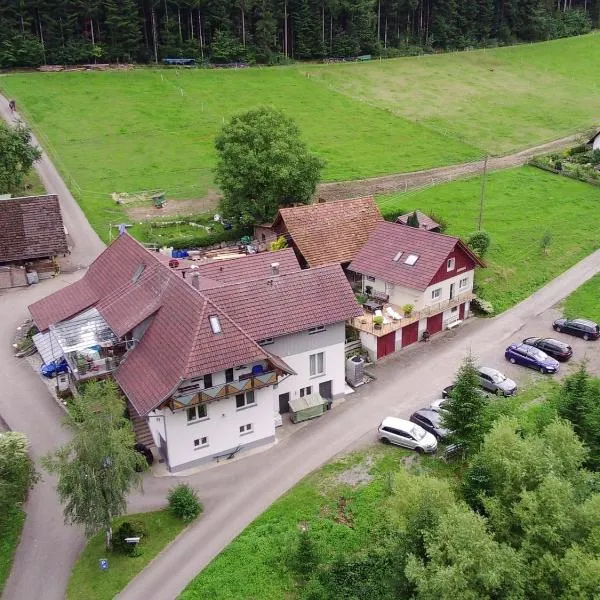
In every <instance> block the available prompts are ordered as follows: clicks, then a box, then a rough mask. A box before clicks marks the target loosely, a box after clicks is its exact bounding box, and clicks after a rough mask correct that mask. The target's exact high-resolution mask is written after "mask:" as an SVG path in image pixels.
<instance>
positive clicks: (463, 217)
mask: <svg viewBox="0 0 600 600" xmlns="http://www.w3.org/2000/svg"><path fill="white" fill-rule="evenodd" d="M480 192H481V179H480V178H479V177H475V178H473V179H462V180H458V181H454V182H451V183H447V184H442V185H438V186H435V187H432V188H428V189H424V190H417V191H414V192H408V193H406V194H393V195H388V196H380V197H379V198H378V199H377V203H378V205H379V207H380V209H381V211H382V213H383V214H384V216H386V217H388V218H390V217H392V216H393V215H396V214H401V213H402V212H408V211H412V210H415V209H420V210H422V211H424V212H426V213H427V212H432V211H433V212H434V213H436V214H437V215H439V216H440V217H442V218H443V219H445V220H446V222H447V224H448V229H447V230H446V232H447V233H449V234H451V235H457V236H460V237H462V238H463V239H466V238H467V237H468V236H469V234H470V233H472V232H473V231H475V230H476V229H477V221H478V215H479V201H480ZM599 217H600V188H598V187H594V186H591V185H589V184H586V183H581V182H579V181H574V180H571V179H568V178H566V177H560V176H558V175H553V174H551V173H547V172H545V171H541V170H539V169H536V168H534V167H521V168H517V169H509V170H506V171H496V172H493V173H490V174H489V175H488V178H487V183H486V193H485V203H484V216H483V228H484V229H486V230H487V231H488V232H489V233H490V235H491V238H492V243H491V246H490V250H489V251H488V254H487V255H486V257H485V261H486V263H487V268H486V269H481V270H479V271H478V273H477V277H476V282H477V285H478V292H477V293H479V294H480V295H481V296H482V297H483V298H485V299H486V300H489V301H490V302H491V303H492V305H493V306H494V309H495V310H496V312H502V311H504V310H506V309H507V308H509V307H511V306H513V305H514V304H516V303H517V302H519V301H521V300H523V299H524V298H526V297H527V296H529V295H530V294H531V293H532V292H534V291H535V290H537V289H539V288H540V287H542V286H543V285H544V284H545V283H547V282H548V281H550V280H551V279H553V278H554V277H556V276H557V275H559V274H560V273H562V272H563V271H565V270H566V269H568V268H569V267H571V266H573V265H574V264H575V263H576V262H577V261H579V260H581V259H582V258H584V257H585V256H587V255H588V254H590V253H591V252H592V251H594V250H596V249H597V248H598V247H599V246H600V241H599V238H598V232H597V227H596V221H597V220H598V218H599ZM546 231H548V232H550V234H551V236H552V242H551V246H550V248H549V250H548V253H547V254H544V252H543V251H542V249H541V246H540V242H541V239H542V236H543V235H544V232H546Z"/></svg>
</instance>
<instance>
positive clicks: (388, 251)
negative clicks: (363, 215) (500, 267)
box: [348, 221, 483, 291]
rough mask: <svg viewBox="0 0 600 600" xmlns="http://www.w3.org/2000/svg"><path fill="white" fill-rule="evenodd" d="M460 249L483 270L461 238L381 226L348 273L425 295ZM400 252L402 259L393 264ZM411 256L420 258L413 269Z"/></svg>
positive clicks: (399, 227)
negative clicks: (443, 267) (450, 258)
mask: <svg viewBox="0 0 600 600" xmlns="http://www.w3.org/2000/svg"><path fill="white" fill-rule="evenodd" d="M457 245H458V246H460V248H461V249H462V250H463V251H464V252H466V253H467V254H468V255H469V256H470V257H471V258H472V260H473V263H474V265H480V266H483V263H482V262H481V261H480V260H479V259H478V258H477V257H476V256H475V255H474V254H473V253H472V252H471V251H470V250H469V249H468V248H467V246H466V245H465V244H463V242H461V240H459V239H458V238H455V237H452V236H449V235H443V234H441V233H434V232H432V231H424V230H422V229H416V228H414V227H407V226H405V225H399V224H397V223H389V222H387V221H386V222H383V223H380V224H379V225H378V227H377V229H376V230H375V232H374V233H373V234H372V235H371V237H370V238H369V240H368V241H367V243H366V244H365V245H364V246H363V248H362V249H361V251H360V252H359V253H358V254H357V256H356V258H355V259H354V260H353V261H352V263H351V264H350V266H349V267H348V269H349V270H350V271H354V272H355V273H361V274H363V275H369V276H371V277H377V278H378V279H382V280H384V281H387V282H389V283H393V284H396V285H402V286H406V287H408V288H412V289H417V290H421V291H423V290H425V289H426V288H427V286H428V285H429V284H430V283H431V280H432V279H433V277H434V275H435V274H436V273H437V272H438V270H439V268H440V266H441V265H442V264H443V263H444V261H445V260H446V258H447V256H448V255H449V254H450V252H452V250H453V249H454V248H455V247H456V246H457ZM399 252H402V256H400V258H399V260H398V261H394V257H396V255H397V254H398V253H399ZM410 254H413V255H415V256H418V259H417V261H416V263H415V264H414V265H412V266H410V265H408V264H406V263H405V260H406V258H407V257H408V256H409V255H410Z"/></svg>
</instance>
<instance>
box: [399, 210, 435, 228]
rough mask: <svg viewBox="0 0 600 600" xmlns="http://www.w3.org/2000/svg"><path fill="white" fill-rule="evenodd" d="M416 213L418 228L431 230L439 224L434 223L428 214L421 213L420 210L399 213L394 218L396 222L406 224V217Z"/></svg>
mask: <svg viewBox="0 0 600 600" xmlns="http://www.w3.org/2000/svg"><path fill="white" fill-rule="evenodd" d="M415 212H416V213H417V219H418V220H419V227H420V229H424V230H425V231H433V230H434V229H438V228H439V226H440V224H439V223H436V222H435V221H434V220H433V219H432V218H431V217H430V216H428V215H426V214H425V213H422V212H421V211H420V210H416V211H414V210H413V211H412V212H409V213H406V214H405V215H400V216H399V217H398V218H397V219H396V223H400V224H402V225H406V222H407V221H408V218H409V217H411V216H412V215H413V214H414V213H415Z"/></svg>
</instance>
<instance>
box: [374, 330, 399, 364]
mask: <svg viewBox="0 0 600 600" xmlns="http://www.w3.org/2000/svg"><path fill="white" fill-rule="evenodd" d="M395 350H396V332H395V331H392V332H391V333H386V334H385V335H382V336H381V337H378V338H377V360H379V359H380V358H383V357H384V356H387V355H388V354H391V353H392V352H394V351H395Z"/></svg>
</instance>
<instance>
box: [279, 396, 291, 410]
mask: <svg viewBox="0 0 600 600" xmlns="http://www.w3.org/2000/svg"><path fill="white" fill-rule="evenodd" d="M287 412H290V393H289V392H287V393H286V394H279V414H283V413H287Z"/></svg>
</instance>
